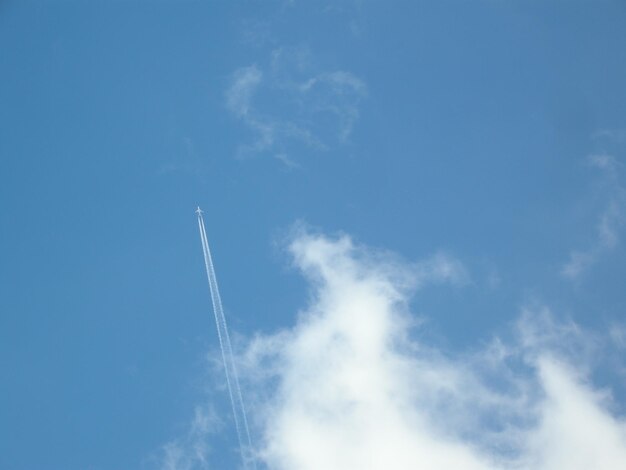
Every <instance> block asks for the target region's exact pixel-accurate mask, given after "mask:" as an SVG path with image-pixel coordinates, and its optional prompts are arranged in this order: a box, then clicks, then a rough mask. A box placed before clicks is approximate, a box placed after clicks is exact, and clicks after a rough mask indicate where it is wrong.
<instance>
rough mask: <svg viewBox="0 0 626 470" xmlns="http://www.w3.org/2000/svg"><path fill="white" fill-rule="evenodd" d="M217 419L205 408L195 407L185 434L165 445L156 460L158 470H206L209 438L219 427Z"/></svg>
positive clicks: (207, 467) (207, 466) (210, 410)
mask: <svg viewBox="0 0 626 470" xmlns="http://www.w3.org/2000/svg"><path fill="white" fill-rule="evenodd" d="M219 423H220V422H219V419H218V417H217V415H216V414H215V413H214V412H213V410H212V409H211V408H209V407H207V406H197V407H196V408H195V411H194V416H193V420H192V421H191V423H190V425H189V428H188V430H187V432H186V433H185V434H184V435H183V436H182V437H179V438H177V439H175V440H172V441H170V442H168V443H167V444H165V445H164V446H163V448H162V449H161V455H160V456H159V458H158V461H159V468H160V470H207V469H209V468H212V467H211V466H210V465H209V452H210V447H209V438H210V436H212V435H214V434H215V432H216V430H217V428H218V427H219Z"/></svg>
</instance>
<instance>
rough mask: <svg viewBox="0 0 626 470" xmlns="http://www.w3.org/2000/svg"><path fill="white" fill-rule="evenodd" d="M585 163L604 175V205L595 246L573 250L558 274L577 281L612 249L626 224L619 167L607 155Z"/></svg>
mask: <svg viewBox="0 0 626 470" xmlns="http://www.w3.org/2000/svg"><path fill="white" fill-rule="evenodd" d="M588 162H589V164H590V165H591V166H592V167H594V168H596V169H598V170H600V171H601V172H602V174H603V177H604V185H603V186H604V188H605V192H606V194H607V203H606V205H605V207H604V209H603V210H602V213H601V214H600V217H599V219H598V222H597V224H596V238H595V240H594V242H593V243H592V244H591V246H590V247H589V248H587V249H586V250H573V251H572V252H571V253H570V256H569V259H568V261H567V262H566V263H565V265H564V266H563V267H562V268H561V274H562V275H563V276H564V277H566V278H569V279H578V278H579V277H580V276H581V275H582V274H583V273H584V272H585V271H586V270H587V269H588V268H589V267H590V266H591V265H593V264H594V263H595V262H596V261H597V260H598V259H599V258H600V257H601V256H602V255H604V254H605V253H607V252H609V251H611V250H612V249H614V248H615V247H616V246H617V244H618V242H619V238H620V232H621V230H622V227H623V226H624V223H625V222H626V188H624V186H623V185H622V184H621V182H620V176H621V163H620V162H619V161H618V160H617V159H616V158H615V157H613V156H611V155H606V154H598V155H591V156H590V157H589V158H588Z"/></svg>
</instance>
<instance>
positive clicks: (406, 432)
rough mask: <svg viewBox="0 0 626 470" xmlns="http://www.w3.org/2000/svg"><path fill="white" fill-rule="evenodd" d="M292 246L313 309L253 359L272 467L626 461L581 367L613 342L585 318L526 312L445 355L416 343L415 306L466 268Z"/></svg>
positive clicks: (261, 430) (619, 431) (603, 399)
mask: <svg viewBox="0 0 626 470" xmlns="http://www.w3.org/2000/svg"><path fill="white" fill-rule="evenodd" d="M289 250H290V253H291V255H292V257H293V259H294V263H295V265H296V266H297V268H298V269H299V270H301V272H302V273H303V274H304V275H305V277H306V278H307V280H308V281H309V282H310V284H311V288H312V297H311V301H310V304H309V305H308V307H307V308H306V309H305V310H303V311H301V312H300V314H299V316H298V319H297V322H296V324H295V325H294V326H293V327H292V328H289V329H286V330H283V331H281V332H278V333H276V334H272V335H259V336H257V337H255V338H254V339H253V340H252V341H251V343H250V345H249V347H248V349H247V352H246V354H245V355H244V356H243V357H242V359H241V363H242V367H243V369H242V370H244V371H245V375H246V377H247V380H248V381H249V383H248V385H250V386H251V389H253V390H255V391H256V399H255V401H254V402H253V406H252V407H251V408H252V409H253V410H254V416H253V421H254V422H255V425H256V428H257V437H258V458H259V462H261V463H263V464H264V466H265V468H268V469H273V470H308V469H311V470H314V469H315V470H319V469H325V470H346V469H369V470H383V469H384V470H388V469H396V470H403V469H406V470H409V469H411V470H416V469H424V470H439V469H441V470H443V469H446V470H448V469H451V468H453V469H455V470H473V469H476V470H478V469H480V470H496V469H523V470H531V469H532V470H562V469H564V468H567V469H568V470H590V469H599V468H602V469H603V470H613V469H615V470H617V469H618V468H622V466H623V462H626V424H625V423H624V421H623V420H622V419H621V418H618V417H617V416H615V415H614V414H612V413H611V412H610V410H611V407H612V406H613V405H614V404H613V403H611V398H610V394H609V393H608V392H607V391H603V390H598V389H596V388H594V387H593V386H592V383H591V381H590V378H589V369H587V368H585V367H581V364H583V363H584V364H589V361H590V360H591V359H590V358H591V357H593V356H594V354H596V352H597V348H599V347H600V345H601V344H602V342H601V341H596V340H595V339H594V337H593V335H590V334H588V333H586V332H585V331H583V330H582V329H580V328H579V327H578V326H577V325H575V324H574V323H559V322H556V321H555V320H554V319H553V316H552V315H551V313H550V312H549V311H548V310H547V309H545V308H542V309H526V310H524V311H523V312H522V315H521V316H520V320H519V322H518V324H517V326H516V328H515V335H513V336H514V339H510V340H508V341H504V340H502V339H497V338H496V339H494V341H493V342H492V343H491V344H490V345H489V346H488V347H487V348H484V349H482V350H477V351H473V352H466V353H464V354H458V355H452V354H446V353H444V352H443V351H440V350H438V349H437V348H434V347H429V346H428V345H426V344H423V342H419V341H417V340H416V339H415V335H413V334H412V328H415V322H414V321H413V318H412V315H411V313H410V309H409V302H410V298H411V295H412V293H413V292H414V291H415V289H418V288H420V287H424V286H426V284H427V283H428V282H431V281H433V282H435V281H437V282H440V281H444V280H448V281H451V282H458V281H457V279H458V277H457V275H456V274H455V275H451V274H450V273H458V272H459V266H461V265H460V264H459V263H458V262H451V261H450V259H446V258H441V257H434V258H432V259H430V260H427V261H426V262H425V263H418V264H417V265H415V264H410V263H404V262H402V261H400V260H398V259H397V258H395V257H393V256H390V255H389V254H387V253H384V252H379V251H372V250H369V249H366V248H363V247H359V246H357V245H355V244H354V242H353V241H352V240H351V239H350V238H349V237H347V236H341V237H336V238H332V237H327V236H324V235H319V234H312V233H310V232H306V231H304V232H300V233H299V234H298V235H296V236H295V237H294V238H293V240H292V242H291V244H290V248H289ZM424 266H428V268H427V269H424ZM450 266H456V267H455V268H451V267H450ZM574 364H575V365H576V366H574Z"/></svg>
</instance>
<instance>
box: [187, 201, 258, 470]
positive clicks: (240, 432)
mask: <svg viewBox="0 0 626 470" xmlns="http://www.w3.org/2000/svg"><path fill="white" fill-rule="evenodd" d="M196 213H197V214H198V227H199V229H200V238H201V240H202V251H203V253H204V266H205V267H206V274H207V277H208V280H209V289H210V291H211V300H212V301H213V313H214V314H215V324H216V326H217V337H218V339H219V343H220V349H221V351H222V360H223V362H224V372H225V374H226V383H227V385H228V393H229V395H230V403H231V405H232V407H233V418H234V420H235V428H236V430H237V438H238V439H239V451H240V453H241V458H242V460H243V464H244V468H245V469H252V470H254V469H256V464H255V462H254V457H253V454H252V440H251V439H250V429H249V427H248V419H247V417H246V408H245V406H244V402H243V396H242V394H241V387H240V386H239V378H238V377H237V367H236V365H235V357H234V355H233V348H232V345H231V343H230V337H229V335H228V326H227V324H226V317H225V316H224V310H223V309H222V299H221V297H220V291H219V288H218V286H217V277H216V276H215V269H214V268H213V260H212V259H211V250H210V249H209V242H208V240H207V236H206V229H205V228H204V219H203V218H202V211H201V210H200V208H199V207H198V210H197V211H196Z"/></svg>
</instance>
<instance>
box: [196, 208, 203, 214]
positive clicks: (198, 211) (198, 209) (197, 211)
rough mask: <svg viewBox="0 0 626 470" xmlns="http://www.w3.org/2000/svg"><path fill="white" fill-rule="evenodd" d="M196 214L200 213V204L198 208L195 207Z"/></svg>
mask: <svg viewBox="0 0 626 470" xmlns="http://www.w3.org/2000/svg"><path fill="white" fill-rule="evenodd" d="M196 214H198V215H199V216H200V215H202V209H200V206H198V208H197V209H196Z"/></svg>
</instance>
